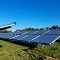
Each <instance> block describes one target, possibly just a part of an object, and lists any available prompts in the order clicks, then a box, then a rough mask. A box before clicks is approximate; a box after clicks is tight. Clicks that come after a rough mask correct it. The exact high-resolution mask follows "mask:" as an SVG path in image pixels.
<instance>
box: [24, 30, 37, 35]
mask: <svg viewBox="0 0 60 60" xmlns="http://www.w3.org/2000/svg"><path fill="white" fill-rule="evenodd" d="M35 32H36V31H30V32H27V33H26V34H25V35H30V34H32V33H35Z"/></svg>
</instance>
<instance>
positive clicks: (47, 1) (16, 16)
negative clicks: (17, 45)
mask: <svg viewBox="0 0 60 60" xmlns="http://www.w3.org/2000/svg"><path fill="white" fill-rule="evenodd" d="M12 22H16V23H17V25H16V26H14V27H12V28H11V30H13V31H14V30H16V29H23V28H28V27H33V28H43V27H51V26H52V25H59V26H60V0H0V25H5V24H8V23H12Z"/></svg>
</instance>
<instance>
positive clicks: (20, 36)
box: [11, 35, 25, 40]
mask: <svg viewBox="0 0 60 60" xmlns="http://www.w3.org/2000/svg"><path fill="white" fill-rule="evenodd" d="M24 36H25V35H17V36H16V37H13V38H11V39H15V40H21V38H22V37H24Z"/></svg>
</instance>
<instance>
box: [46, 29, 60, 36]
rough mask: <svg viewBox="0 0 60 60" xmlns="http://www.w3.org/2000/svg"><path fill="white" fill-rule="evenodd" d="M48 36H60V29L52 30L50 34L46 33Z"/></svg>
mask: <svg viewBox="0 0 60 60" xmlns="http://www.w3.org/2000/svg"><path fill="white" fill-rule="evenodd" d="M46 34H51V35H52V34H57V35H60V29H56V30H51V31H50V32H48V33H46Z"/></svg>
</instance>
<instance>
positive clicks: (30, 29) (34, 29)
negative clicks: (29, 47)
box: [0, 25, 60, 33]
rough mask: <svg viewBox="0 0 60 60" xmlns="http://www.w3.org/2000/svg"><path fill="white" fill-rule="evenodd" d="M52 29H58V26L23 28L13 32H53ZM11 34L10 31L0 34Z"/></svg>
mask: <svg viewBox="0 0 60 60" xmlns="http://www.w3.org/2000/svg"><path fill="white" fill-rule="evenodd" d="M53 29H60V26H58V25H54V26H52V27H46V28H31V27H29V28H25V29H22V30H21V29H17V30H15V31H14V32H26V31H38V30H53ZM9 32H12V30H6V29H5V30H1V31H0V33H9Z"/></svg>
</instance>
